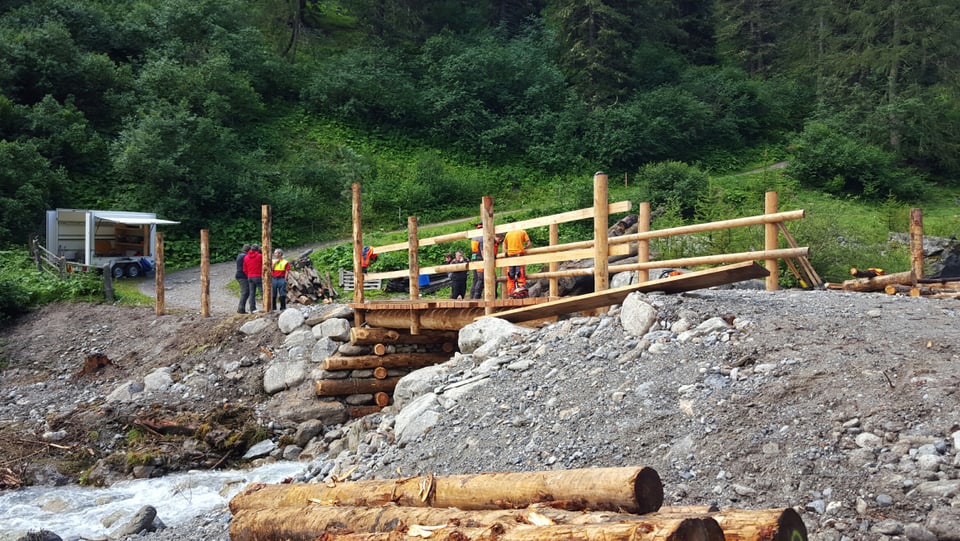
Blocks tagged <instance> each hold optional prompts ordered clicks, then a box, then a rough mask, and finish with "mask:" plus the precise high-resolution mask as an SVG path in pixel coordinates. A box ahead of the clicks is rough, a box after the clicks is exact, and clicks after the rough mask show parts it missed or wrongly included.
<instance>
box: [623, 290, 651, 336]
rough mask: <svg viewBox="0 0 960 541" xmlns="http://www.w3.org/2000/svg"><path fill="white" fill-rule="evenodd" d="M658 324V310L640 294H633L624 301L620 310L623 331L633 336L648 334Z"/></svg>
mask: <svg viewBox="0 0 960 541" xmlns="http://www.w3.org/2000/svg"><path fill="white" fill-rule="evenodd" d="M656 322H657V309H656V308H654V307H653V306H650V304H649V303H647V302H646V301H645V300H644V298H643V295H642V294H640V293H631V294H629V295H627V298H626V299H624V300H623V308H622V309H621V310H620V324H621V325H623V330H624V331H626V332H627V334H630V335H632V336H643V335H645V334H647V332H648V331H649V330H650V328H651V327H653V324H654V323H656Z"/></svg>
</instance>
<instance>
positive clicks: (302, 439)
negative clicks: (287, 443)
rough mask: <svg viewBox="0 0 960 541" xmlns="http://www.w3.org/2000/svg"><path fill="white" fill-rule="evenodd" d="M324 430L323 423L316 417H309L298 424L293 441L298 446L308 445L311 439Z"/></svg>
mask: <svg viewBox="0 0 960 541" xmlns="http://www.w3.org/2000/svg"><path fill="white" fill-rule="evenodd" d="M321 432H323V423H322V422H320V421H318V420H316V419H308V420H306V421H304V422H302V423H300V424H299V425H298V426H297V431H296V433H294V435H293V443H295V444H296V445H297V446H298V447H306V446H307V444H308V443H310V440H312V439H313V438H315V437H317V435H319V434H320V433H321Z"/></svg>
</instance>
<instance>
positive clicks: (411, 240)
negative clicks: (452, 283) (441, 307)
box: [407, 216, 420, 300]
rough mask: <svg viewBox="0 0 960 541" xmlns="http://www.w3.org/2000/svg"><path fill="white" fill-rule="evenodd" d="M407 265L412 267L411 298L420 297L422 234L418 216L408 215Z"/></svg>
mask: <svg viewBox="0 0 960 541" xmlns="http://www.w3.org/2000/svg"><path fill="white" fill-rule="evenodd" d="M407 246H408V248H407V266H408V267H409V268H410V299H411V300H417V299H419V298H420V236H419V233H418V232H417V217H416V216H408V217H407Z"/></svg>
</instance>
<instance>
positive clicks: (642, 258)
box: [637, 201, 650, 284]
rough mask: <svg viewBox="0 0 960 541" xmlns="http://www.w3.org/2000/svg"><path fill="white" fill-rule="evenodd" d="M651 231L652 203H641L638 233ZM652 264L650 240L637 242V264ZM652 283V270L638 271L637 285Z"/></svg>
mask: <svg viewBox="0 0 960 541" xmlns="http://www.w3.org/2000/svg"><path fill="white" fill-rule="evenodd" d="M648 231H650V202H649V201H644V202H643V203H640V209H639V210H638V211H637V233H646V232H648ZM649 262H650V239H640V240H638V241H637V263H649ZM648 281H650V270H649V269H640V270H638V271H637V283H638V284H642V283H643V282H648Z"/></svg>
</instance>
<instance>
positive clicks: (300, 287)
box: [287, 250, 340, 306]
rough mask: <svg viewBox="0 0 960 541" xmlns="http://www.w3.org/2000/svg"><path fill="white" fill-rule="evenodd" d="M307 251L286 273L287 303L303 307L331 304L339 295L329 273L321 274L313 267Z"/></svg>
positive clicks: (309, 251)
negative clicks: (320, 303)
mask: <svg viewBox="0 0 960 541" xmlns="http://www.w3.org/2000/svg"><path fill="white" fill-rule="evenodd" d="M311 252H313V250H308V251H306V252H304V253H303V254H300V256H299V257H297V259H295V260H293V261H292V262H291V263H290V270H289V271H288V272H287V301H289V302H291V303H293V302H297V303H300V304H303V305H305V306H309V305H311V304H316V303H318V302H322V303H330V302H333V300H335V299H336V298H337V297H339V296H340V293H338V292H337V290H336V289H335V288H334V287H333V280H332V279H331V277H330V272H325V273H323V275H322V276H321V274H320V273H319V272H318V271H317V269H315V268H314V267H313V261H311V260H310V253H311Z"/></svg>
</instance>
